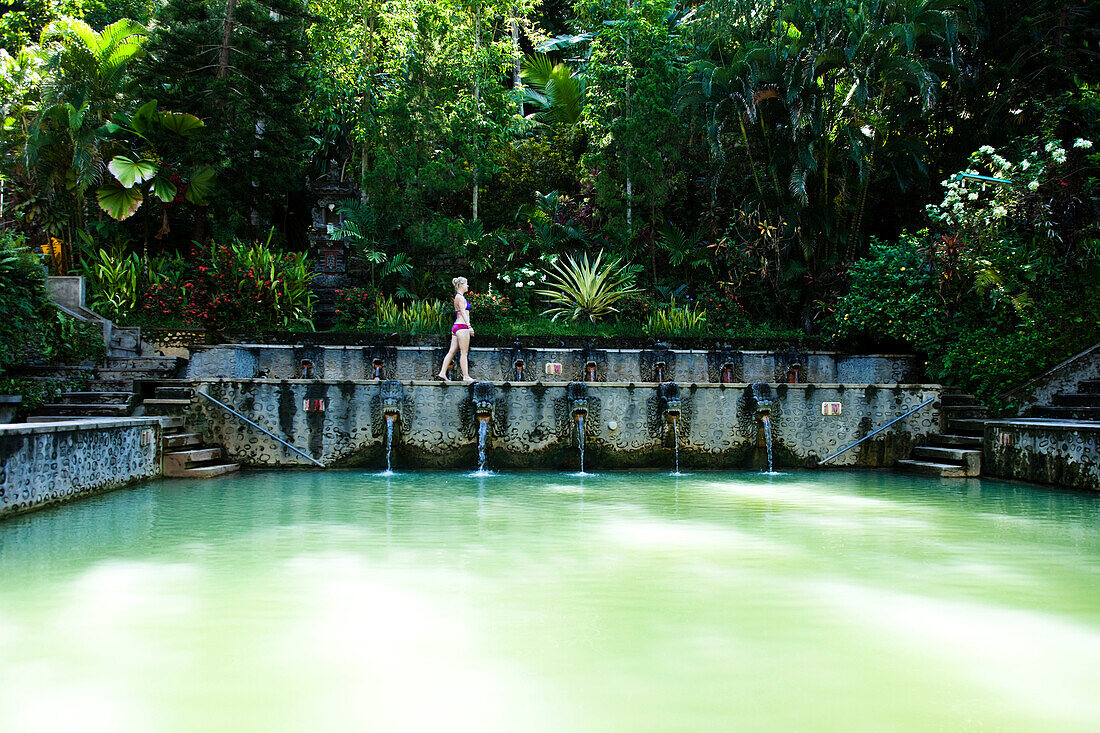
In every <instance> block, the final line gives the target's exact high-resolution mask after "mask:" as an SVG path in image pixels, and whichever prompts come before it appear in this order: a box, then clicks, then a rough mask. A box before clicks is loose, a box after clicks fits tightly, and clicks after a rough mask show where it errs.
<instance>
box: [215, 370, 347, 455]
mask: <svg viewBox="0 0 1100 733" xmlns="http://www.w3.org/2000/svg"><path fill="white" fill-rule="evenodd" d="M195 393H196V394H198V395H199V396H201V397H205V398H206V399H208V400H210V401H211V402H213V403H214V404H215V405H217V406H218V407H220V408H222V409H223V410H225V411H226V412H228V413H231V414H233V415H236V416H237V417H239V418H240V419H242V420H244V421H245V422H246V423H248V424H249V425H251V426H252V427H254V428H256V429H257V430H259V431H260V432H262V433H266V434H267V435H270V436H271V437H272V438H274V439H275V440H277V441H279V442H280V443H282V444H283V445H285V446H286V447H287V448H290V449H291V450H292V451H294V452H295V453H297V454H298V455H300V456H302V457H303V458H306V459H309V460H310V461H313V462H314V463H316V464H317V465H318V466H320V467H321V468H325V464H323V463H321V462H320V461H318V460H317V459H316V458H314V457H313V456H311V455H309V454H308V453H306V452H305V451H303V450H301V449H300V448H296V447H294V446H293V445H291V444H290V443H288V442H286V441H285V440H283V439H282V438H280V437H279V436H278V435H276V434H275V433H273V432H271V431H270V430H268V429H267V428H264V427H261V426H260V425H257V424H256V423H254V422H253V421H251V420H249V419H248V418H247V417H245V416H244V415H242V414H241V413H239V412H237V411H236V410H234V409H233V408H232V407H230V406H229V405H227V404H225V403H224V402H219V401H218V400H216V399H214V398H213V397H211V396H210V395H208V394H206V393H205V392H203V391H202V390H201V389H197V390H195Z"/></svg>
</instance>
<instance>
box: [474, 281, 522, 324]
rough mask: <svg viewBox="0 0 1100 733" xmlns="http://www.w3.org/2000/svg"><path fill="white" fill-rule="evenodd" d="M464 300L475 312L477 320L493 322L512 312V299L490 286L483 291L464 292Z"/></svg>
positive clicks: (506, 316)
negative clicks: (494, 290) (495, 291)
mask: <svg viewBox="0 0 1100 733" xmlns="http://www.w3.org/2000/svg"><path fill="white" fill-rule="evenodd" d="M466 300H467V301H468V302H469V303H470V308H471V309H473V310H474V311H476V312H477V318H478V320H482V319H483V320H485V321H487V322H489V323H493V322H496V321H501V320H504V319H506V318H509V317H510V316H511V315H512V313H513V308H512V301H511V300H509V299H508V296H507V295H501V294H500V293H494V292H493V289H492V288H491V287H490V288H489V290H488V291H487V292H484V293H473V292H469V293H466Z"/></svg>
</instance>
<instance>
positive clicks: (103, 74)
mask: <svg viewBox="0 0 1100 733" xmlns="http://www.w3.org/2000/svg"><path fill="white" fill-rule="evenodd" d="M145 39H146V32H145V28H144V27H143V26H141V25H140V24H138V23H135V22H134V21H131V20H127V19H123V20H120V21H117V22H115V23H112V24H111V25H109V26H107V27H106V28H104V29H103V30H102V31H101V32H98V33H97V32H96V31H95V30H93V29H92V28H91V27H90V26H89V25H88V24H87V23H85V22H84V21H81V20H76V19H73V18H64V19H62V20H58V21H55V22H53V23H51V24H50V25H49V26H47V27H46V29H45V30H44V31H43V32H42V44H43V46H45V47H46V48H47V49H48V52H49V62H48V66H49V72H50V73H48V74H46V75H45V76H44V79H43V85H42V104H41V110H42V116H41V120H40V121H39V123H38V125H37V127H36V129H35V130H34V133H33V134H32V135H31V136H29V137H28V148H33V150H34V156H33V157H37V156H38V150H40V149H42V148H53V150H49V151H48V153H49V154H48V156H46V157H44V158H43V157H38V160H39V161H40V162H43V163H44V162H46V161H47V160H49V161H52V162H53V163H54V166H53V171H52V173H51V174H50V177H51V178H53V179H54V180H59V179H60V180H62V181H64V184H65V186H66V188H69V189H71V190H72V192H73V198H74V202H75V210H74V217H73V224H74V226H75V227H76V228H82V227H83V226H84V208H85V192H86V191H87V190H88V188H89V187H90V186H93V185H95V184H97V183H99V182H100V180H101V179H102V177H103V170H104V167H105V163H104V161H105V156H104V154H103V151H102V150H101V143H102V142H103V141H104V139H105V138H106V137H107V136H108V135H109V134H110V132H111V128H110V126H109V125H108V123H109V121H110V119H111V116H112V115H113V114H114V113H116V112H118V111H119V110H120V109H121V107H122V105H123V104H125V102H126V96H125V91H126V88H127V83H128V79H127V77H126V69H127V67H128V65H129V64H130V62H132V61H133V60H134V59H135V58H137V56H138V55H139V54H140V53H141V51H142V48H143V44H144V42H145ZM28 159H29V158H28ZM71 240H72V238H71V236H70V244H71Z"/></svg>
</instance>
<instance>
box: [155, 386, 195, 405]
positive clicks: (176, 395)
mask: <svg viewBox="0 0 1100 733" xmlns="http://www.w3.org/2000/svg"><path fill="white" fill-rule="evenodd" d="M156 395H157V399H158V400H190V399H191V398H192V397H193V396H194V395H195V390H193V389H191V388H190V387H161V386H159V385H158V386H157V387H156ZM146 401H147V402H148V400H146Z"/></svg>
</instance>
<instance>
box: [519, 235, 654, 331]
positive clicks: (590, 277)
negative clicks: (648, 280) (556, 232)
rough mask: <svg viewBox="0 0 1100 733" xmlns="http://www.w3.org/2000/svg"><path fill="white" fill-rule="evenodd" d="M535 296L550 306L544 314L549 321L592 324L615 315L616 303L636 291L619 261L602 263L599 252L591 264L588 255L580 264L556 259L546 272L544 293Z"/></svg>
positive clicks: (565, 258) (632, 281)
mask: <svg viewBox="0 0 1100 733" xmlns="http://www.w3.org/2000/svg"><path fill="white" fill-rule="evenodd" d="M536 292H538V294H539V295H544V296H546V297H547V298H549V299H550V302H551V303H552V304H553V307H551V308H548V309H547V310H546V311H544V312H543V315H547V316H551V320H555V321H556V320H557V319H558V318H561V317H562V316H565V317H567V318H568V319H569V320H571V321H577V320H580V319H581V318H587V319H588V320H589V321H591V322H592V323H595V322H596V320H597V319H599V318H603V317H604V316H606V315H608V314H609V313H618V309H617V308H616V307H615V303H617V302H618V301H620V300H621V299H623V298H624V297H626V296H627V295H630V294H631V293H636V292H638V289H637V288H635V287H634V278H633V276H632V275H631V274H630V272H629V271H628V270H627V268H626V267H625V266H624V265H623V264H622V262H621V260H619V258H617V257H613V258H611V259H609V260H608V261H607V262H603V250H601V251H600V252H599V254H597V255H596V259H595V260H593V261H589V259H588V254H587V253H585V254H583V255H582V256H581V258H580V260H577V259H576V258H574V257H572V256H566V257H562V258H560V259H558V260H557V261H555V262H554V264H553V268H552V269H550V270H549V271H547V272H546V289H545V290H539V291H536Z"/></svg>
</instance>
